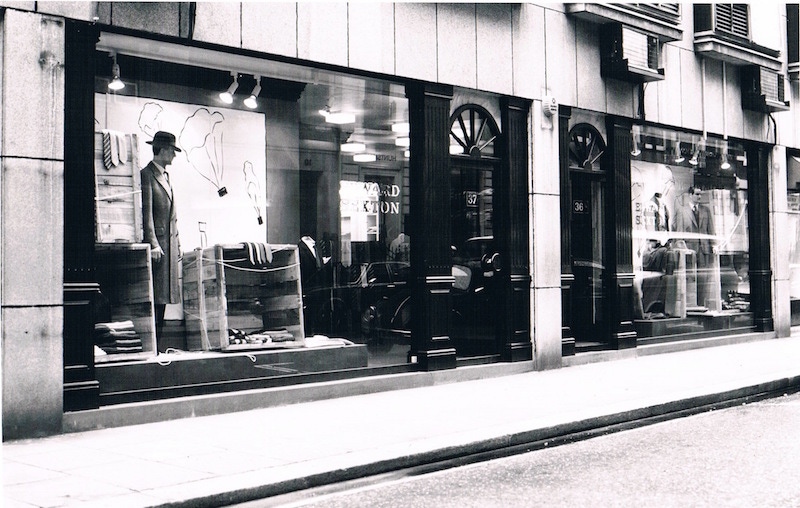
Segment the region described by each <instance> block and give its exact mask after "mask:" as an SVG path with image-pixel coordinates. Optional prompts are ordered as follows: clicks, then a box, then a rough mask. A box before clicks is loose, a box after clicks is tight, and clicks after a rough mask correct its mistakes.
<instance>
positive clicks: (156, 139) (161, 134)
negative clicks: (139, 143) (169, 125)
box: [147, 131, 183, 152]
mask: <svg viewBox="0 0 800 508" xmlns="http://www.w3.org/2000/svg"><path fill="white" fill-rule="evenodd" d="M147 144H148V145H153V146H158V147H162V148H164V147H168V146H169V147H172V148H174V149H175V151H176V152H182V151H183V150H181V149H180V148H178V145H176V144H175V135H174V134H172V133H169V132H165V131H158V132H156V133H155V135H154V136H153V140H152V141H147Z"/></svg>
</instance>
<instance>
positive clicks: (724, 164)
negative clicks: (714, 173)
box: [719, 154, 731, 170]
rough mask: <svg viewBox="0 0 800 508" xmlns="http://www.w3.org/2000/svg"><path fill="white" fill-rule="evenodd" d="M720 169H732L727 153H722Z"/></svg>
mask: <svg viewBox="0 0 800 508" xmlns="http://www.w3.org/2000/svg"><path fill="white" fill-rule="evenodd" d="M719 169H726V170H727V169H731V163H730V162H728V155H727V154H722V162H721V163H720V165H719Z"/></svg>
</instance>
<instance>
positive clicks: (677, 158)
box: [675, 145, 686, 164]
mask: <svg viewBox="0 0 800 508" xmlns="http://www.w3.org/2000/svg"><path fill="white" fill-rule="evenodd" d="M685 160H686V157H684V156H683V152H681V147H680V145H678V146H676V147H675V164H680V163H681V162H683V161H685Z"/></svg>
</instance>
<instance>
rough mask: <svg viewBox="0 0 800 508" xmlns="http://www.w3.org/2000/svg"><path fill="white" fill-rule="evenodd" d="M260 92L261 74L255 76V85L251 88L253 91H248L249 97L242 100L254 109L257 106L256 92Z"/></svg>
mask: <svg viewBox="0 0 800 508" xmlns="http://www.w3.org/2000/svg"><path fill="white" fill-rule="evenodd" d="M260 93H261V76H256V86H255V87H254V88H253V91H252V92H250V97H248V98H246V99H245V100H244V105H245V106H247V107H248V108H250V109H256V108H257V107H258V100H257V98H258V94H260Z"/></svg>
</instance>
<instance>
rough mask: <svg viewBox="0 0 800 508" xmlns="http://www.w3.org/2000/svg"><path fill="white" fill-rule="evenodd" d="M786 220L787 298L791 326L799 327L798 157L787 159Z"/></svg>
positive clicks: (799, 217)
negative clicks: (787, 239)
mask: <svg viewBox="0 0 800 508" xmlns="http://www.w3.org/2000/svg"><path fill="white" fill-rule="evenodd" d="M786 174H787V179H788V182H787V205H788V206H787V209H788V214H787V219H788V229H787V233H788V234H789V297H790V299H791V313H792V320H791V323H792V326H796V325H800V157H798V156H797V155H789V156H788V157H787V171H786Z"/></svg>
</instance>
